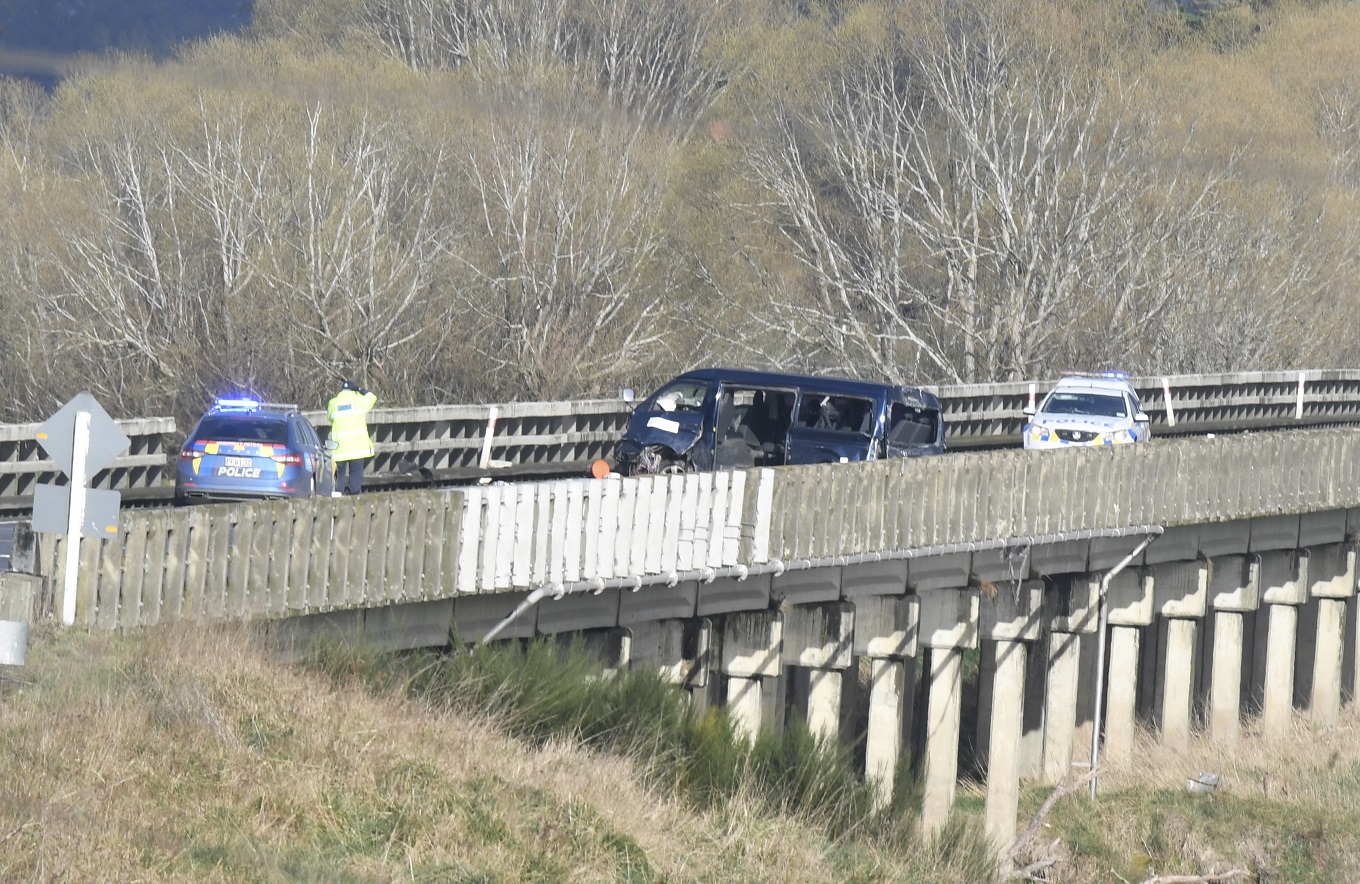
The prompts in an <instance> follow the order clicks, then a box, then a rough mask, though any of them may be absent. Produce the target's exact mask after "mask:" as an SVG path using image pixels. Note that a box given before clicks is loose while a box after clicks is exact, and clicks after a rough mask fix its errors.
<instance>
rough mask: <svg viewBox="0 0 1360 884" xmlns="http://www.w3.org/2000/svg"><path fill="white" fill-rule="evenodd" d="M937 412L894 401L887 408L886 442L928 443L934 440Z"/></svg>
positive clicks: (905, 443)
mask: <svg viewBox="0 0 1360 884" xmlns="http://www.w3.org/2000/svg"><path fill="white" fill-rule="evenodd" d="M939 416H940V415H939V412H937V411H935V410H934V409H930V408H915V407H912V406H910V405H907V404H906V403H903V402H894V403H893V404H892V407H891V408H890V409H889V410H888V442H889V443H890V444H893V445H928V444H930V443H932V442H934V441H935V422H936V421H937V420H939Z"/></svg>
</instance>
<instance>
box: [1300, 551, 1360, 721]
mask: <svg viewBox="0 0 1360 884" xmlns="http://www.w3.org/2000/svg"><path fill="white" fill-rule="evenodd" d="M1355 555H1356V552H1355V547H1354V545H1352V544H1350V543H1342V544H1328V545H1326V546H1320V547H1314V548H1313V549H1311V550H1310V551H1309V557H1308V584H1309V587H1308V589H1309V594H1310V595H1311V596H1312V598H1313V599H1314V600H1315V604H1316V605H1317V632H1316V634H1315V636H1316V637H1315V642H1314V646H1313V679H1312V692H1311V700H1310V703H1309V711H1310V714H1311V717H1312V721H1313V723H1314V724H1318V725H1322V726H1324V727H1333V726H1335V725H1336V723H1337V719H1338V717H1339V716H1340V713H1341V661H1342V657H1343V656H1344V649H1343V647H1342V642H1343V640H1344V637H1345V632H1346V604H1347V601H1348V600H1350V599H1353V598H1354V597H1355Z"/></svg>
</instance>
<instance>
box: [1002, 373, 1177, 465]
mask: <svg viewBox="0 0 1360 884" xmlns="http://www.w3.org/2000/svg"><path fill="white" fill-rule="evenodd" d="M1025 414H1026V415H1027V416H1028V418H1029V420H1028V421H1027V422H1026V423H1025V430H1024V445H1025V448H1026V449H1031V448H1033V449H1044V448H1069V447H1073V446H1090V445H1123V444H1127V443H1130V442H1145V441H1147V440H1148V439H1150V438H1152V432H1151V429H1150V426H1149V422H1148V416H1147V414H1146V413H1145V412H1144V411H1143V406H1142V404H1141V403H1139V401H1138V394H1137V392H1135V391H1134V389H1133V385H1132V384H1130V383H1129V380H1128V378H1127V377H1126V376H1125V375H1123V374H1121V373H1118V372H1106V373H1104V374H1099V375H1078V374H1072V375H1067V376H1064V377H1063V378H1061V379H1060V380H1059V381H1058V383H1057V384H1056V385H1055V386H1054V387H1053V389H1052V390H1051V391H1050V392H1049V394H1048V395H1047V396H1045V397H1044V400H1043V402H1041V403H1039V407H1038V408H1037V409H1036V408H1035V407H1034V406H1032V405H1031V406H1027V407H1026V408H1025Z"/></svg>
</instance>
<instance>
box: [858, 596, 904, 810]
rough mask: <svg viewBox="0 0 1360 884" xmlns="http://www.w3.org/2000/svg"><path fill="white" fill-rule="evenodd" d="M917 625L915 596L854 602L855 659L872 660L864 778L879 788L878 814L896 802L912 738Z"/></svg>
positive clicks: (884, 597) (870, 662)
mask: <svg viewBox="0 0 1360 884" xmlns="http://www.w3.org/2000/svg"><path fill="white" fill-rule="evenodd" d="M919 625H920V599H919V598H918V597H917V596H914V595H909V596H865V597H862V598H857V599H856V600H855V630H854V636H853V638H854V649H853V651H854V656H855V657H865V658H867V659H868V660H869V721H868V728H867V731H866V733H865V740H864V778H865V779H866V780H867V781H869V782H872V783H875V784H876V786H877V792H876V797H877V807H878V808H880V809H881V808H884V807H887V806H888V805H889V804H890V803H891V802H892V797H893V779H894V776H895V774H896V772H897V766H898V764H899V763H900V761H901V757H902V746H903V743H904V737H905V735H906V734H909V733H911V713H912V702H911V701H912V698H913V697H914V696H915V695H916V689H915V682H916V661H915V659H914V658H915V657H916V649H917V632H918V627H919Z"/></svg>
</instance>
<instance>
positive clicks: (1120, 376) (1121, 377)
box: [1105, 371, 1129, 381]
mask: <svg viewBox="0 0 1360 884" xmlns="http://www.w3.org/2000/svg"><path fill="white" fill-rule="evenodd" d="M1105 377H1107V378H1114V379H1115V380H1117V381H1127V380H1128V379H1129V376H1128V375H1127V374H1125V373H1124V372H1122V371H1107V372H1105Z"/></svg>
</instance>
